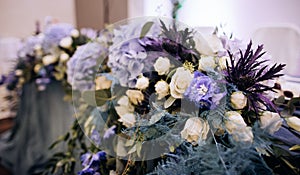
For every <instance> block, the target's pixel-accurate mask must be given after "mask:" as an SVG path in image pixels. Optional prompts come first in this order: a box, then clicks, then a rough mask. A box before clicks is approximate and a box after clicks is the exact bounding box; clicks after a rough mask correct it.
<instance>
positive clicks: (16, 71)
mask: <svg viewBox="0 0 300 175" xmlns="http://www.w3.org/2000/svg"><path fill="white" fill-rule="evenodd" d="M15 75H16V76H22V75H23V70H21V69H17V70H15Z"/></svg>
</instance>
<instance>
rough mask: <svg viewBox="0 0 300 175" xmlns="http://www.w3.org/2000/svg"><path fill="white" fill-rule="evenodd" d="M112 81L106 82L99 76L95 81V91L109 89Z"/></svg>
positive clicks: (103, 77)
mask: <svg viewBox="0 0 300 175" xmlns="http://www.w3.org/2000/svg"><path fill="white" fill-rule="evenodd" d="M111 83H112V81H111V80H108V79H107V78H106V77H105V76H99V77H97V78H96V80H95V84H96V90H102V89H109V88H110V86H111Z"/></svg>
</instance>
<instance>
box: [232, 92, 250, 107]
mask: <svg viewBox="0 0 300 175" xmlns="http://www.w3.org/2000/svg"><path fill="white" fill-rule="evenodd" d="M230 102H231V104H232V107H233V108H234V109H243V108H244V107H246V105H247V97H246V96H245V95H244V94H243V92H241V91H237V92H233V93H232V94H231V96H230Z"/></svg>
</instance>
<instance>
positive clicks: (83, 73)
mask: <svg viewBox="0 0 300 175" xmlns="http://www.w3.org/2000/svg"><path fill="white" fill-rule="evenodd" d="M107 53H108V50H107V48H105V47H103V46H102V45H101V44H99V43H97V42H91V43H88V44H85V45H82V46H80V47H78V49H77V50H76V52H75V53H74V55H73V56H72V57H71V58H70V60H69V61H68V63H67V66H68V67H67V74H68V82H69V83H70V84H71V85H72V88H73V89H75V90H91V89H93V88H94V77H95V74H96V72H97V68H98V66H99V64H101V63H99V62H100V61H101V58H103V57H105V56H106V55H107Z"/></svg>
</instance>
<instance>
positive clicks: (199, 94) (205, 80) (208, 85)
mask: <svg viewBox="0 0 300 175" xmlns="http://www.w3.org/2000/svg"><path fill="white" fill-rule="evenodd" d="M214 86H215V83H214V82H213V80H212V79H211V78H210V77H208V76H207V75H204V74H203V73H201V72H199V71H196V72H194V79H193V80H192V82H191V84H190V86H189V87H188V89H187V90H186V91H185V93H184V95H185V96H186V97H187V98H188V99H189V100H190V101H192V102H194V103H195V104H196V105H197V106H199V107H210V106H211V105H212V97H213V95H214V92H215V87H214Z"/></svg>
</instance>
